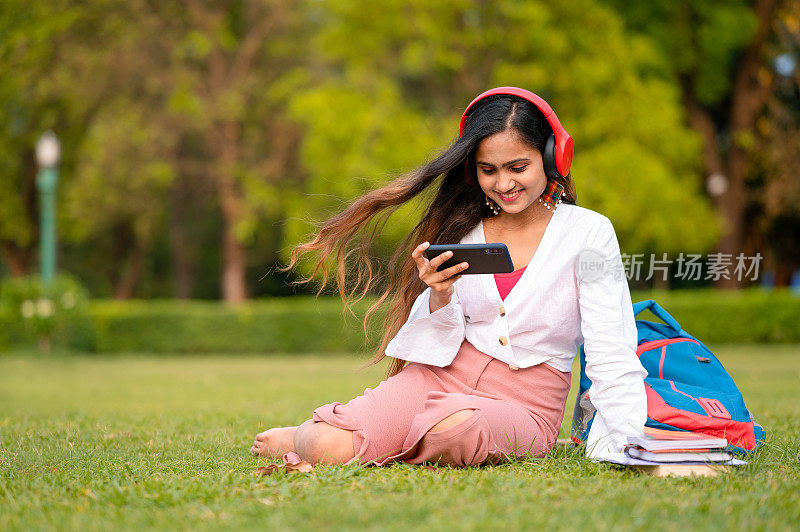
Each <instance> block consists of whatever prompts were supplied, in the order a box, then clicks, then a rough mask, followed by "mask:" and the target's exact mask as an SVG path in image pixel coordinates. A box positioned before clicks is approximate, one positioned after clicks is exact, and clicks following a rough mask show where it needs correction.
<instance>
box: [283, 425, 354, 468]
mask: <svg viewBox="0 0 800 532" xmlns="http://www.w3.org/2000/svg"><path fill="white" fill-rule="evenodd" d="M294 448H295V452H297V454H298V455H300V458H302V459H303V460H305V461H306V462H309V463H311V464H343V463H345V462H348V461H349V460H351V459H352V458H353V457H354V456H355V451H354V449H353V432H352V431H349V430H345V429H340V428H338V427H334V426H332V425H329V424H327V423H325V422H323V421H317V422H314V421H313V420H310V419H309V420H308V421H306V422H305V423H303V424H302V425H300V426H299V427H298V428H297V432H295V434H294Z"/></svg>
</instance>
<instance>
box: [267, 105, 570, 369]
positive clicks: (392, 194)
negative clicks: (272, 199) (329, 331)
mask: <svg viewBox="0 0 800 532" xmlns="http://www.w3.org/2000/svg"><path fill="white" fill-rule="evenodd" d="M508 129H513V130H516V131H517V132H518V133H519V134H520V135H521V137H522V139H524V140H525V141H526V142H527V143H528V144H529V145H530V146H532V147H533V148H535V149H537V150H539V152H542V150H543V148H544V145H545V141H546V140H547V138H548V137H549V136H550V134H551V133H552V129H551V127H550V124H549V123H548V122H547V120H546V119H545V117H544V115H543V114H542V113H541V111H539V109H538V108H537V107H536V106H534V105H533V104H532V103H530V102H528V101H527V100H525V99H523V98H519V97H517V96H512V95H505V94H502V95H493V96H489V97H486V98H484V99H482V100H480V101H479V102H478V103H477V104H475V105H474V106H473V107H472V108H471V109H470V111H469V113H468V115H467V121H466V124H465V128H464V132H463V135H462V136H461V138H459V139H457V140H456V141H455V142H453V143H452V144H451V145H450V146H449V147H447V148H446V149H445V150H444V151H443V152H441V153H440V154H439V155H438V156H437V157H435V158H434V159H433V160H432V161H430V162H428V163H426V164H424V165H423V166H421V167H419V168H417V169H416V170H413V171H412V172H410V173H408V174H406V175H404V176H401V177H399V178H397V179H394V180H393V181H391V182H389V183H388V184H386V185H384V186H382V187H380V188H378V189H376V190H372V191H370V192H368V193H366V194H364V195H363V196H361V197H360V198H358V199H356V200H355V201H354V202H353V203H351V204H350V205H349V206H348V207H347V208H346V209H345V210H344V211H342V212H341V213H339V214H337V215H335V216H333V217H332V218H330V219H328V220H327V221H325V222H324V223H323V224H322V228H321V229H320V231H319V233H318V234H317V235H316V236H315V237H314V239H313V240H311V241H310V242H305V243H302V244H299V245H298V246H296V247H295V248H294V249H293V250H292V252H291V260H290V262H289V264H288V266H286V267H284V268H281V269H282V270H284V271H285V270H288V269H290V268H292V267H293V266H294V264H295V263H296V262H297V259H298V257H299V256H300V255H301V254H304V253H307V252H312V251H313V252H319V260H318V261H317V263H316V267H315V269H314V271H313V273H312V274H311V276H310V277H308V278H306V279H301V280H298V281H295V283H307V282H309V281H311V280H312V279H313V278H314V277H315V276H316V275H317V274H318V273H319V272H320V270H321V271H322V284H321V286H320V288H319V290H318V291H317V295H319V294H320V292H322V290H323V288H324V287H325V285H326V283H327V281H328V272H327V269H326V267H325V263H326V262H327V261H328V259H329V258H331V257H332V256H333V257H334V260H335V278H336V285H337V287H338V290H339V294H340V295H341V297H342V300H343V301H344V303H345V309H346V310H350V306H349V303H348V299H352V298H353V297H354V296H355V295H356V294H358V297H357V298H356V299H355V301H358V300H360V299H361V298H363V297H364V296H365V295H366V294H367V292H368V291H369V289H370V286H371V285H372V284H373V281H374V280H375V276H374V275H373V266H372V263H371V261H370V259H369V256H368V250H369V249H370V247H371V246H372V244H373V242H374V241H375V238H376V236H377V235H378V234H380V232H381V231H382V230H383V228H384V226H385V225H386V222H387V220H388V218H389V216H390V215H391V214H392V213H393V212H394V211H395V210H397V208H398V207H400V206H401V205H403V204H405V203H406V202H408V201H410V200H411V199H413V198H415V197H417V196H418V195H420V194H422V193H423V192H425V191H428V189H429V187H432V186H433V185H434V183H435V182H436V181H437V179H438V178H439V177H441V180H440V182H439V187H438V190H437V191H436V193H435V196H434V197H433V199H432V201H431V202H430V204H429V205H428V207H427V211H426V212H425V214H424V215H423V216H422V219H421V220H420V221H419V223H418V224H417V225H416V226H415V227H414V229H412V230H411V232H410V233H409V234H408V235H407V236H406V237H405V238H404V239H403V241H402V242H401V243H400V245H399V246H398V247H397V250H396V251H395V252H394V254H393V255H392V257H391V259H390V260H389V264H388V267H387V270H388V286H387V288H386V290H385V291H384V292H383V294H382V295H381V297H380V298H379V299H378V300H377V301H376V302H375V303H374V304H373V305H372V306H370V308H369V309H368V311H367V314H366V316H365V317H364V323H363V326H364V333H365V335H366V334H367V331H368V326H367V325H368V321H369V318H370V316H371V314H372V313H373V312H375V311H376V310H377V309H378V308H380V306H381V305H383V304H384V302H385V301H386V300H387V299H388V300H390V308H389V310H388V312H387V313H386V317H385V319H384V327H383V330H384V334H383V338H382V339H381V344H380V347H379V348H378V352H377V354H376V355H375V356H374V358H373V359H372V363H376V362H378V361H380V360H381V359H382V358H383V357H384V356H385V354H384V350H385V349H386V346H387V345H388V344H389V341H390V340H391V339H392V338H393V337H394V336H395V335H396V334H397V332H398V331H399V330H400V328H401V327H402V325H403V323H405V321H406V319H408V315H409V313H410V312H411V307H412V306H413V304H414V300H415V299H416V298H417V296H419V294H421V293H422V292H423V291H424V290H425V288H427V286H426V285H425V283H424V282H422V281H421V280H420V279H419V275H418V272H417V267H416V264H415V263H414V260H413V259H412V257H411V251H412V250H413V249H414V248H415V247H416V246H417V245H419V244H420V243H422V242H425V241H428V242H430V243H431V244H446V243H457V242H460V241H461V239H462V238H463V237H464V236H465V235H466V234H467V233H469V232H470V231H471V230H472V229H473V228H474V227H475V226H476V225H477V224H478V222H479V221H480V220H481V218H485V217H487V216H489V215H490V211H489V207H488V206H487V205H486V204H485V196H484V193H483V191H482V190H481V188H480V186H479V185H478V181H477V173H476V172H477V169H476V165H475V152H476V151H477V149H478V146H479V144H480V142H481V141H482V140H483V139H484V138H486V137H488V136H490V135H493V134H495V133H499V132H501V131H506V130H508ZM559 182H560V183H561V185H562V186H564V193H563V195H562V196H561V198H562V200H561V201H562V202H564V203H573V204H574V203H575V201H576V193H575V185H574V184H573V182H572V179H571V177H570V176H567V177H566V178H565V179H559ZM354 254H355V255H356V257H357V258H356V261H357V264H356V268H355V271H354V273H355V275H350V276H348V274H347V270H348V259H349V258H350V257H351V256H352V255H354ZM348 277H351V280H348ZM345 285H350V286H351V289H350V290H349V291H348V290H345ZM359 292H360V293H359ZM351 312H352V310H351ZM404 365H405V361H403V360H400V359H393V361H392V363H391V365H390V366H389V370H388V374H389V375H394V374H396V373H398V372H399V371H400V370H401V369H402V368H403V366H404Z"/></svg>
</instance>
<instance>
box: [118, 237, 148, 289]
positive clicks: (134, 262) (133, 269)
mask: <svg viewBox="0 0 800 532" xmlns="http://www.w3.org/2000/svg"><path fill="white" fill-rule="evenodd" d="M149 249H150V246H148V245H144V244H138V245H136V246H134V248H133V252H132V253H131V255H130V257H129V258H128V260H127V261H126V264H125V267H124V268H123V270H122V274H121V275H120V276H119V278H118V280H117V283H116V285H115V286H114V299H123V300H125V299H130V298H132V297H133V292H134V290H136V285H137V284H139V280H140V279H141V278H142V271H143V270H144V262H145V259H146V258H147V251H148V250H149Z"/></svg>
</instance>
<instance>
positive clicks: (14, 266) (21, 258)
mask: <svg viewBox="0 0 800 532" xmlns="http://www.w3.org/2000/svg"><path fill="white" fill-rule="evenodd" d="M0 249H2V250H3V261H4V262H5V263H6V266H8V272H9V273H10V274H11V275H12V277H19V276H21V275H25V274H27V273H28V271H29V270H30V258H31V257H30V253H29V251H30V248H22V249H20V248H19V247H18V246H16V245H15V244H14V243H12V242H2V243H0Z"/></svg>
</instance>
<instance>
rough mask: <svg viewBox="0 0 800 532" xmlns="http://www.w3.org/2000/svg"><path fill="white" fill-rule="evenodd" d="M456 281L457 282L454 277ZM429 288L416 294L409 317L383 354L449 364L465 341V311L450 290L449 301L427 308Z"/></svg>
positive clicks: (432, 363) (428, 362)
mask: <svg viewBox="0 0 800 532" xmlns="http://www.w3.org/2000/svg"><path fill="white" fill-rule="evenodd" d="M455 284H458V281H456V283H455ZM430 294H431V288H430V287H428V288H426V289H425V291H424V292H422V293H421V294H420V295H419V296H417V299H416V301H414V305H413V306H412V307H411V312H410V313H409V316H408V320H407V321H406V322H405V324H403V326H402V327H401V328H400V330H399V331H398V332H397V334H396V335H395V336H394V338H392V340H391V341H390V342H389V344H388V345H387V346H386V355H387V356H390V357H394V358H400V359H402V360H408V361H409V362H421V363H423V364H431V365H433V366H439V367H444V366H447V365H449V364H450V363H451V362H452V361H453V359H454V358H455V357H456V354H458V350H459V348H460V347H461V343H462V342H463V341H464V329H465V323H466V322H465V320H464V311H463V310H462V308H461V303H460V302H459V299H458V290H454V291H453V295H452V296H451V297H450V302H449V303H448V304H447V305H445V306H444V307H442V308H440V309H437V310H436V311H435V312H433V313H432V312H431V311H430Z"/></svg>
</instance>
